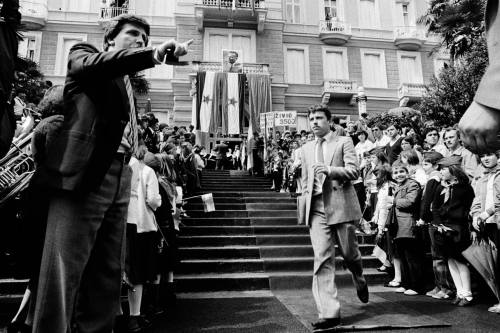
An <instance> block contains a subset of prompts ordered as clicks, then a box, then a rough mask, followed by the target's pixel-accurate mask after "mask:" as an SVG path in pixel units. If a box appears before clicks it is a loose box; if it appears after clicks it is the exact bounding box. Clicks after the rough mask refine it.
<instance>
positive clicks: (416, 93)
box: [398, 83, 427, 106]
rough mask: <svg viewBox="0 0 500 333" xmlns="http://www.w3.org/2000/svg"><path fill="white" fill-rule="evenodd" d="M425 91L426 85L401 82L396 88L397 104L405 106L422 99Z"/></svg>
mask: <svg viewBox="0 0 500 333" xmlns="http://www.w3.org/2000/svg"><path fill="white" fill-rule="evenodd" d="M426 91H427V87H426V85H425V84H422V83H402V84H401V85H400V86H399V88H398V98H399V104H400V105H401V106H407V105H408V104H409V103H415V102H418V101H420V100H421V99H422V97H423V96H424V95H425V93H426Z"/></svg>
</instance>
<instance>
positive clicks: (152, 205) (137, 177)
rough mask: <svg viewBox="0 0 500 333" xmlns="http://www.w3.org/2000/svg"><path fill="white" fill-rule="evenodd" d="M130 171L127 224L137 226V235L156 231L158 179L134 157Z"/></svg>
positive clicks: (158, 200) (158, 197) (158, 201)
mask: <svg viewBox="0 0 500 333" xmlns="http://www.w3.org/2000/svg"><path fill="white" fill-rule="evenodd" d="M129 166H130V168H131V169H132V182H131V190H130V202H129V205H128V215H127V223H131V224H136V225H137V233H143V232H149V231H157V230H158V229H157V226H156V218H155V214H154V211H155V210H156V209H157V208H158V207H160V206H161V196H160V189H159V185H158V178H156V174H155V172H154V170H153V169H151V168H150V167H148V166H147V165H145V164H143V163H141V162H139V161H138V160H137V159H136V158H135V157H132V158H131V159H130V163H129Z"/></svg>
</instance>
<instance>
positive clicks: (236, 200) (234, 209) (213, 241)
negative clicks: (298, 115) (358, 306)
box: [0, 170, 387, 298]
mask: <svg viewBox="0 0 500 333" xmlns="http://www.w3.org/2000/svg"><path fill="white" fill-rule="evenodd" d="M202 187H203V190H204V192H206V193H213V195H214V202H215V208H216V211H215V212H211V213H205V212H204V211H203V205H202V203H201V200H200V199H193V200H190V203H189V204H187V206H186V209H187V214H188V215H189V216H190V217H189V218H185V219H183V221H182V223H183V226H182V227H181V235H180V239H179V244H180V245H179V246H180V247H179V253H180V258H181V263H180V267H179V271H178V272H177V273H176V276H175V279H176V281H177V289H178V291H179V292H209V291H245V290H270V289H273V290H275V289H301V288H307V289H309V288H310V287H311V283H312V268H313V251H312V247H311V241H310V238H309V233H308V228H307V227H305V226H299V225H297V219H296V204H295V200H296V199H294V198H292V197H291V196H290V194H289V193H277V192H274V191H271V190H270V187H271V181H270V180H269V179H267V178H264V177H251V176H249V175H248V174H247V173H246V172H238V171H214V170H207V171H204V173H203V181H202ZM358 240H359V242H360V249H361V253H362V255H363V267H364V269H365V275H366V277H367V279H368V281H369V284H371V285H373V284H379V283H382V282H383V281H385V280H386V279H387V275H386V274H384V273H380V272H378V271H377V270H376V269H375V268H376V267H378V266H379V265H380V263H379V262H378V260H377V259H375V258H373V257H371V256H370V254H371V252H372V250H373V245H371V244H370V242H371V241H372V240H371V239H370V238H369V237H363V236H359V237H358ZM336 266H337V268H338V271H337V273H336V278H335V281H336V283H337V284H338V285H349V286H350V285H351V283H352V282H351V274H350V273H349V272H348V271H346V270H344V269H343V265H342V258H340V257H337V260H336ZM26 282H27V281H26V280H13V279H3V280H1V279H0V297H2V296H4V298H5V297H7V298H12V297H14V298H19V297H20V296H21V295H22V294H23V293H24V289H25V288H26Z"/></svg>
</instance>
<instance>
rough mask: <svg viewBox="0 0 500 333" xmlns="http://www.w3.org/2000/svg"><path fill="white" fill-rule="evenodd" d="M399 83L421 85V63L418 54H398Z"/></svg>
mask: <svg viewBox="0 0 500 333" xmlns="http://www.w3.org/2000/svg"><path fill="white" fill-rule="evenodd" d="M398 67H399V80H400V82H401V83H423V82H424V80H423V76H422V61H421V58H420V53H418V52H401V51H400V52H398Z"/></svg>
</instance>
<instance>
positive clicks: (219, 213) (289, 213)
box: [188, 210, 297, 217]
mask: <svg viewBox="0 0 500 333" xmlns="http://www.w3.org/2000/svg"><path fill="white" fill-rule="evenodd" d="M188 215H189V216H190V217H295V216H297V211H296V210H258V211H246V210H216V211H213V212H205V211H203V210H190V211H189V212H188Z"/></svg>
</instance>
